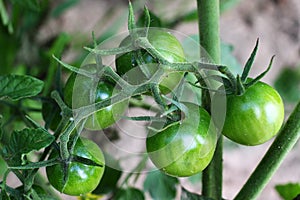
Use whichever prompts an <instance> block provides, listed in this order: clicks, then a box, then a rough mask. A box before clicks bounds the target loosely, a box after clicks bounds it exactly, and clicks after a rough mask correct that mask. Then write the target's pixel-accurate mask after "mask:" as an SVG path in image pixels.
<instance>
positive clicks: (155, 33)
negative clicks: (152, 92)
mask: <svg viewBox="0 0 300 200" xmlns="http://www.w3.org/2000/svg"><path fill="white" fill-rule="evenodd" d="M148 40H149V42H150V43H151V45H152V46H153V47H154V48H155V49H156V50H157V51H158V52H159V53H160V54H161V55H162V56H163V57H164V58H165V59H166V60H167V61H169V62H170V63H174V62H184V61H185V55H184V51H183V48H182V46H181V44H180V42H179V41H178V40H177V38H176V37H175V36H173V35H172V34H171V33H169V32H166V31H163V30H161V29H149V32H148ZM130 41H131V39H130V36H128V37H126V38H125V39H124V40H123V41H122V42H121V44H120V46H124V45H127V44H129V42H130ZM141 51H142V57H143V60H144V62H145V65H146V68H147V69H148V70H149V72H150V74H151V75H153V74H154V73H155V72H156V71H157V69H158V67H159V65H158V61H157V60H156V59H155V58H153V57H152V56H151V55H150V54H149V53H148V52H147V51H146V50H141ZM116 69H117V73H118V74H119V75H121V76H123V78H124V79H126V80H127V81H129V82H130V83H132V84H140V83H142V82H144V81H146V80H147V78H146V77H145V75H144V74H143V73H142V71H141V70H140V68H139V67H138V64H137V61H136V59H135V55H134V51H131V52H128V53H125V54H121V55H117V59H116ZM182 76H183V74H182V73H180V72H173V73H170V72H168V71H166V72H165V75H164V77H163V79H162V80H161V81H160V89H161V90H162V92H163V93H168V92H170V91H172V90H173V89H174V88H175V87H176V86H177V85H178V83H179V82H180V80H181V78H182Z"/></svg>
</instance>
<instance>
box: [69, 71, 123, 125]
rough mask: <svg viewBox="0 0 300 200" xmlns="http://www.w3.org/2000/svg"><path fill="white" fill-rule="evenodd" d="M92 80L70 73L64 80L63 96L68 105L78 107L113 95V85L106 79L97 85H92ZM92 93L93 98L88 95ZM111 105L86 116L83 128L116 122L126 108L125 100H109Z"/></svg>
mask: <svg viewBox="0 0 300 200" xmlns="http://www.w3.org/2000/svg"><path fill="white" fill-rule="evenodd" d="M93 84H94V83H93V80H92V79H91V78H88V77H86V76H83V75H77V74H75V73H72V74H71V75H70V77H69V79H68V80H67V82H66V85H65V90H64V97H65V102H66V104H67V105H68V106H70V107H73V108H79V107H82V106H87V105H91V104H93V103H95V102H101V101H103V100H105V99H107V98H110V97H111V96H113V93H114V92H115V91H119V90H118V89H115V88H114V85H113V84H111V83H110V82H108V81H101V80H100V81H99V82H98V83H97V86H95V87H93ZM92 93H93V94H94V97H93V99H95V100H94V101H93V100H90V95H91V94H92ZM111 103H112V105H110V106H107V107H105V108H102V109H101V110H99V111H97V112H96V113H94V114H92V115H91V116H89V117H88V118H87V121H86V123H85V126H84V127H85V128H87V129H89V130H102V129H105V128H107V127H109V126H111V125H113V124H114V123H115V122H117V121H118V120H119V119H120V118H121V117H122V115H123V114H124V112H125V110H126V108H127V102H126V101H122V102H118V103H114V102H111Z"/></svg>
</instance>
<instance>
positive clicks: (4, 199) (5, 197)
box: [0, 190, 10, 200]
mask: <svg viewBox="0 0 300 200" xmlns="http://www.w3.org/2000/svg"><path fill="white" fill-rule="evenodd" d="M0 199H1V200H10V198H9V196H8V195H7V193H6V191H5V190H1V196H0Z"/></svg>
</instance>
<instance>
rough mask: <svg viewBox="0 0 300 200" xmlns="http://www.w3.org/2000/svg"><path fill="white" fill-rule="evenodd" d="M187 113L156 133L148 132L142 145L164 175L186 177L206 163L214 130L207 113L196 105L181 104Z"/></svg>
mask: <svg viewBox="0 0 300 200" xmlns="http://www.w3.org/2000/svg"><path fill="white" fill-rule="evenodd" d="M185 105H186V106H187V108H188V110H189V114H188V115H187V116H185V119H183V121H182V122H181V123H179V122H175V123H173V124H171V125H169V126H167V127H165V128H164V129H163V130H161V131H159V132H156V133H154V132H150V134H149V135H148V137H147V139H146V148H147V152H148V155H149V157H150V159H151V161H152V162H153V164H154V165H155V166H156V167H157V168H158V169H160V170H162V171H163V172H165V173H166V174H168V175H171V176H176V177H186V176H191V175H194V174H196V173H199V172H200V171H202V170H203V169H205V168H206V166H207V165H208V164H209V163H210V161H211V159H212V157H213V154H214V150H215V143H216V129H215V126H214V124H213V123H212V120H211V117H210V115H209V114H208V113H207V112H206V111H205V110H204V109H203V108H202V107H199V106H198V105H195V104H192V103H185Z"/></svg>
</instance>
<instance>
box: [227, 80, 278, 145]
mask: <svg viewBox="0 0 300 200" xmlns="http://www.w3.org/2000/svg"><path fill="white" fill-rule="evenodd" d="M283 120H284V105H283V102H282V99H281V97H280V95H279V94H278V93H277V91H276V90H275V89H274V88H272V87H271V86H269V85H268V84H266V83H263V82H258V83H256V84H255V85H253V86H251V87H250V88H248V89H247V90H246V92H245V93H244V94H243V95H241V96H236V95H229V96H227V111H226V118H225V123H224V127H223V130H222V133H223V135H225V136H226V137H228V138H229V139H231V140H233V141H234V142H237V143H239V144H243V145H248V146H253V145H259V144H262V143H264V142H266V141H268V140H270V139H271V138H272V137H274V136H275V135H276V134H277V132H278V131H279V129H280V128H281V125H282V123H283Z"/></svg>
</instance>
